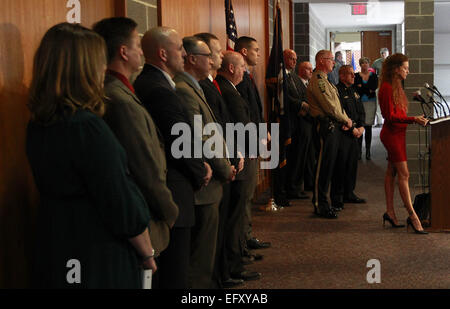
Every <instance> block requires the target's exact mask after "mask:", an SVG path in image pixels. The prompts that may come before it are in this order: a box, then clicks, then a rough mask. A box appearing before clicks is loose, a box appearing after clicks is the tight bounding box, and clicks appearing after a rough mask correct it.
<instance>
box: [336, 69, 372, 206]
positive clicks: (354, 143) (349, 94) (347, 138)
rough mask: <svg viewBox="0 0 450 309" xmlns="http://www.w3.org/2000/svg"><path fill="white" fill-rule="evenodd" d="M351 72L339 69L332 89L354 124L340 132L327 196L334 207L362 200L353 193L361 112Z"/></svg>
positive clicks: (353, 74) (351, 70)
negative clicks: (336, 92)
mask: <svg viewBox="0 0 450 309" xmlns="http://www.w3.org/2000/svg"><path fill="white" fill-rule="evenodd" d="M354 82H355V73H354V72H353V68H352V67H351V66H350V65H343V66H342V67H341V68H340V69H339V83H338V84H337V86H336V88H337V89H338V92H339V99H340V101H341V105H342V108H343V109H344V110H345V112H346V113H347V115H348V117H350V119H352V120H353V124H354V127H353V128H352V129H351V130H348V131H343V132H342V135H341V139H340V143H339V150H338V155H337V162H339V164H336V166H335V168H334V173H333V178H332V180H331V191H330V198H331V203H332V205H333V207H334V208H340V209H342V208H344V203H357V204H361V203H365V202H366V201H365V200H364V199H362V198H359V197H358V196H356V195H355V193H354V190H355V187H356V175H357V172H358V153H359V145H358V138H360V137H361V136H362V134H363V133H364V119H365V112H364V107H363V105H362V102H361V100H360V97H359V95H358V93H357V92H356V89H355V88H354V87H353V84H354Z"/></svg>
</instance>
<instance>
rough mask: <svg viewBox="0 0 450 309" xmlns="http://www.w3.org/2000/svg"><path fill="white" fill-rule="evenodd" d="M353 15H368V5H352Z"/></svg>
mask: <svg viewBox="0 0 450 309" xmlns="http://www.w3.org/2000/svg"><path fill="white" fill-rule="evenodd" d="M352 15H367V4H366V3H352Z"/></svg>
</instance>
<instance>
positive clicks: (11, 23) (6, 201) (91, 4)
mask: <svg viewBox="0 0 450 309" xmlns="http://www.w3.org/2000/svg"><path fill="white" fill-rule="evenodd" d="M1 4H2V6H1V8H2V9H1V10H0V288H16V287H26V286H27V285H28V279H29V264H30V261H31V258H32V255H31V252H32V244H33V239H32V236H33V234H34V233H33V226H34V220H35V212H36V211H35V210H36V208H37V204H38V193H37V190H36V188H35V185H34V182H33V177H32V175H31V172H30V168H29V166H28V161H27V158H26V155H25V130H26V125H27V123H28V120H29V112H28V109H27V107H26V104H27V95H28V86H29V83H30V80H31V72H32V62H33V55H34V53H35V51H36V49H37V47H38V45H39V43H40V40H41V38H42V36H43V35H44V33H45V32H46V31H47V30H48V29H49V28H50V27H51V26H53V25H55V24H57V23H60V22H64V21H67V20H70V21H71V22H76V21H77V20H79V21H80V22H81V24H83V25H84V26H86V27H90V26H91V25H92V24H93V23H94V22H96V21H98V20H100V19H102V18H104V17H112V16H121V15H124V14H125V0H45V1H36V0H2V1H1Z"/></svg>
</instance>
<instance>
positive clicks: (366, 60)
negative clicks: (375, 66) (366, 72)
mask: <svg viewBox="0 0 450 309" xmlns="http://www.w3.org/2000/svg"><path fill="white" fill-rule="evenodd" d="M365 62H366V63H369V64H370V59H369V58H367V57H361V58H359V65H362V64H363V63H365Z"/></svg>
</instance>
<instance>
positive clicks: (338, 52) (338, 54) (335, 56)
mask: <svg viewBox="0 0 450 309" xmlns="http://www.w3.org/2000/svg"><path fill="white" fill-rule="evenodd" d="M338 56H342V53H341V52H340V51H337V52H336V53H335V54H334V58H336V59H337V57H338Z"/></svg>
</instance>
